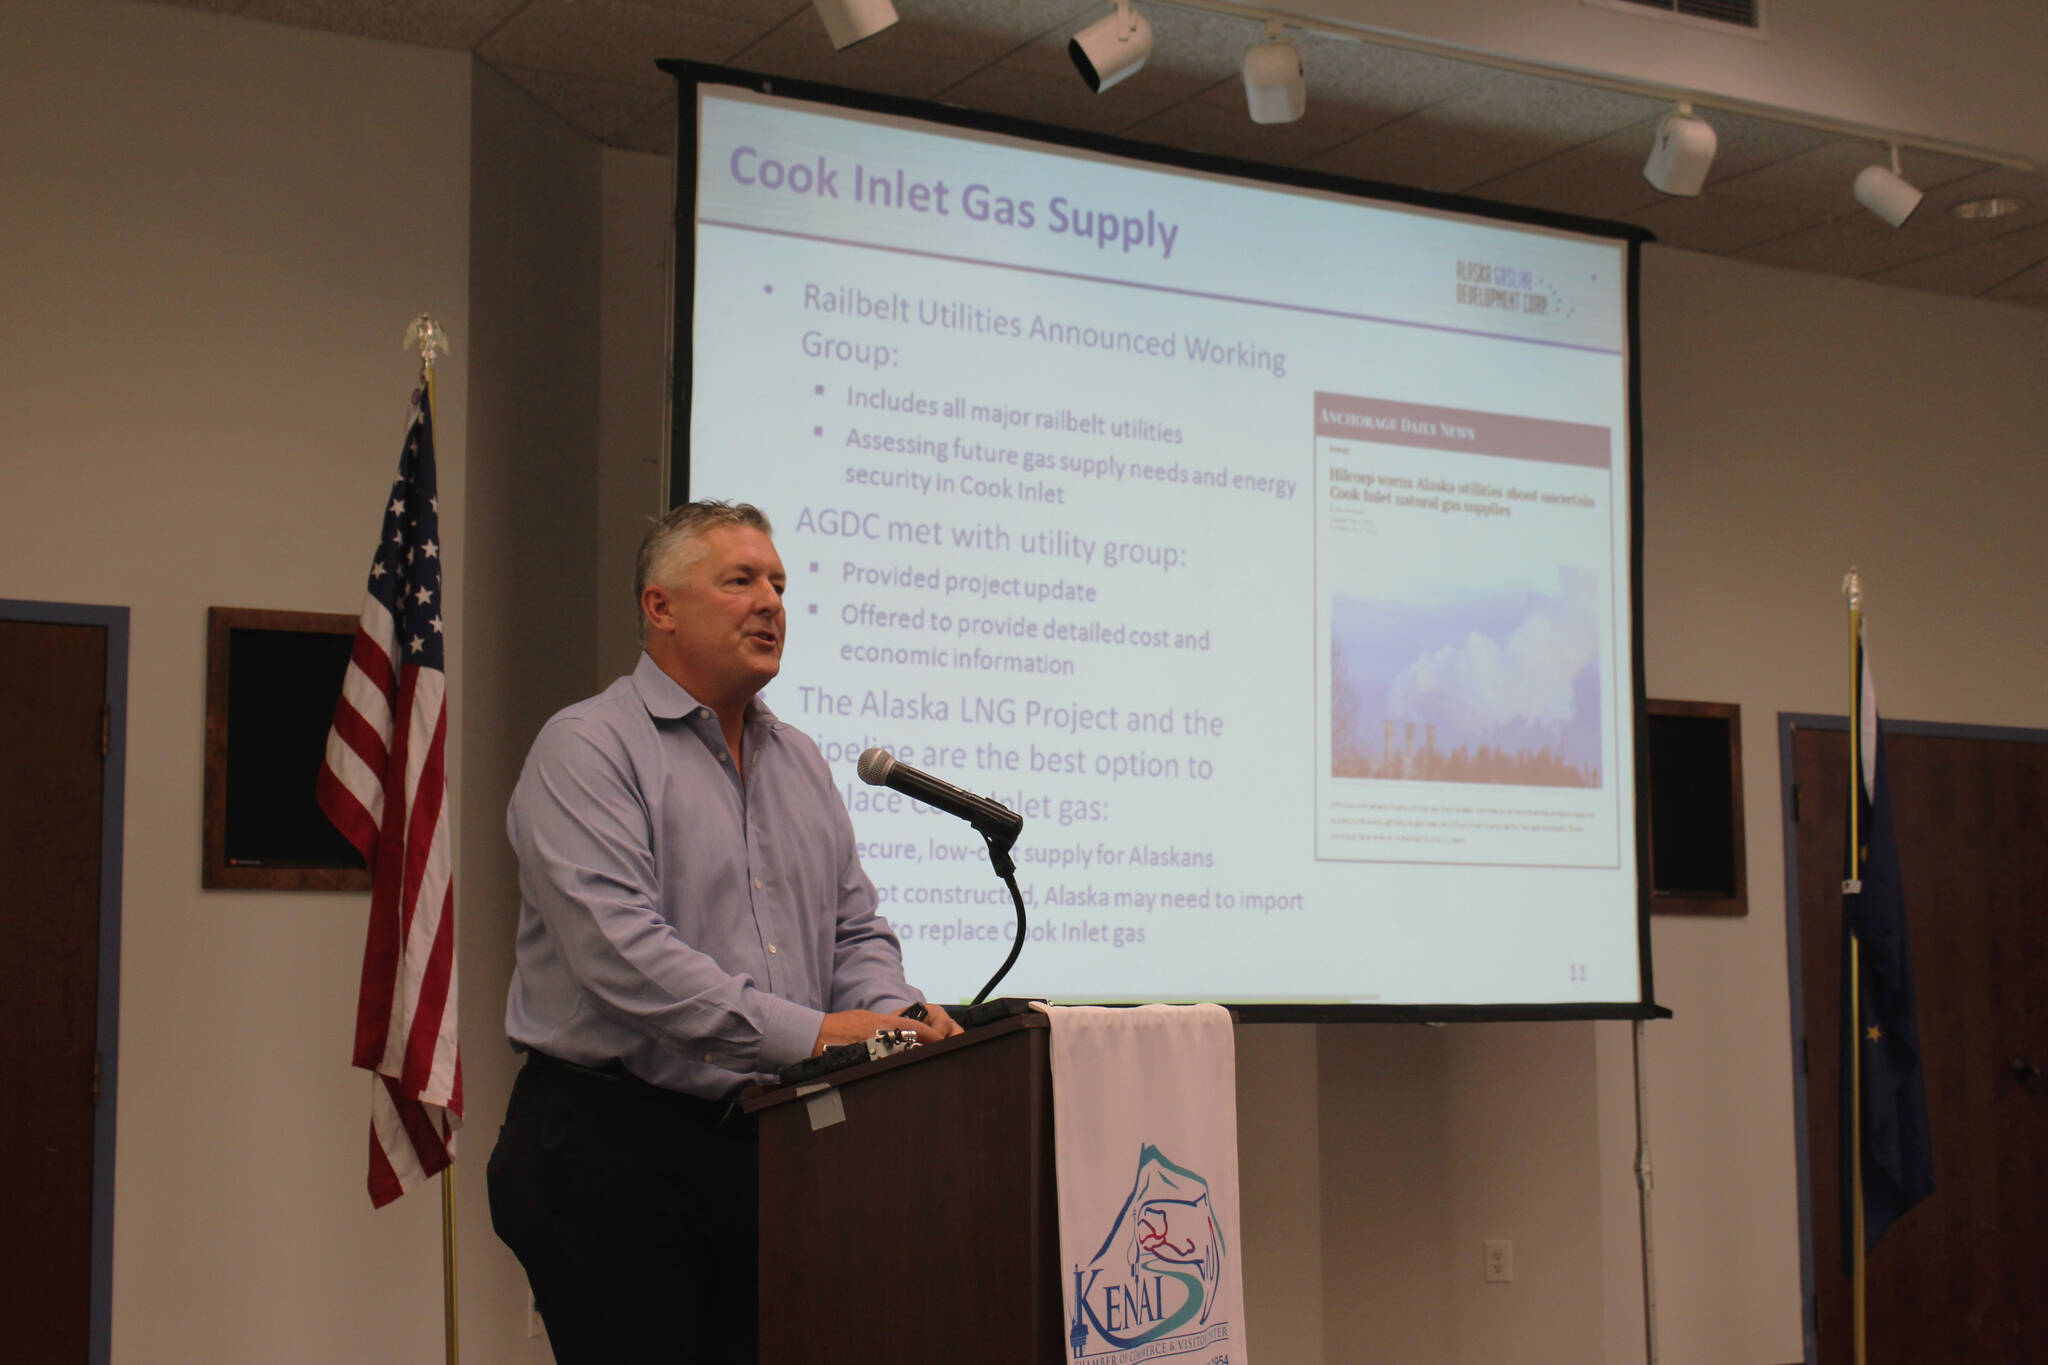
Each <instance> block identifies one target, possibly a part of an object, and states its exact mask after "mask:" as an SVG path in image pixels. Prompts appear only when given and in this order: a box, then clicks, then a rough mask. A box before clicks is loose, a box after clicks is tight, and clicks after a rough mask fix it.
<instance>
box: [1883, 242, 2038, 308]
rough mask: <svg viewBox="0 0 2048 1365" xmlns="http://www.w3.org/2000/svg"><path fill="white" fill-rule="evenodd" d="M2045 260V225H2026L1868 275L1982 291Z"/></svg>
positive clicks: (1947, 290)
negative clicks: (2013, 230)
mask: <svg viewBox="0 0 2048 1365" xmlns="http://www.w3.org/2000/svg"><path fill="white" fill-rule="evenodd" d="M2043 261H2048V226H2043V227H2033V228H2026V229H2023V230H2021V231H2019V232H2014V233H2009V234H2007V235H2006V236H2003V237H2000V238H1997V239H1996V240H1994V241H1989V242H1979V243H1977V244H1976V245H1974V246H1966V247H1958V248H1957V249H1956V250H1954V251H1944V252H1942V253H1941V254H1940V255H1938V256H1929V257H1926V258H1925V259H1923V260H1918V261H1912V262H1909V263H1908V264H1906V265H1902V266H1898V267H1895V268H1893V269H1891V270H1881V271H1879V272H1878V273H1876V274H1874V275H1872V276H1870V278H1871V279H1872V280H1875V281H1876V282H1878V283H1879V284H1898V285H1904V286H1905V287H1906V288H1908V289H1931V290H1933V291H1934V292H1935V293H1938V294H1971V295H1975V294H1983V293H1987V292H1989V291H1990V290H1993V289H1996V288H1998V287H2000V286H2001V285H2007V284H2014V283H2017V282H2018V281H2019V279H2020V278H2021V277H2023V276H2024V275H2026V273H2027V272H2028V271H2029V270H2031V269H2032V268H2033V267H2034V266H2036V265H2039V264H2041V263H2042V262H2043Z"/></svg>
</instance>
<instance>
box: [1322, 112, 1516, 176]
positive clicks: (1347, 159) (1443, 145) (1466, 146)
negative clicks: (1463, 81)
mask: <svg viewBox="0 0 2048 1365" xmlns="http://www.w3.org/2000/svg"><path fill="white" fill-rule="evenodd" d="M1409 122H1410V121H1409V120H1407V119H1402V120H1400V121H1399V122H1396V123H1390V124H1387V125H1386V126H1384V127H1380V128H1375V129H1373V130H1372V131H1371V132H1369V133H1366V134H1364V135H1362V136H1360V137H1356V138H1353V139H1352V140H1351V141H1349V142H1345V143H1342V144H1340V145H1338V146H1336V147H1333V148H1331V149H1330V150H1329V151H1327V152H1324V153H1322V154H1321V155H1318V156H1314V157H1311V158H1310V159H1309V160H1308V161H1307V162H1305V163H1304V164H1305V165H1306V166H1307V167H1308V168H1309V169H1310V170H1317V171H1328V172H1329V173H1330V174H1332V175H1348V176H1352V177H1355V178H1357V179H1360V180H1379V181H1384V182H1386V183H1388V184H1392V185H1409V186H1412V187H1414V188H1415V189H1419V190H1441V191H1445V192H1457V191H1462V190H1467V189H1470V188H1471V187H1472V186H1474V185H1478V184H1483V183H1484V182H1486V181H1488V180H1495V179H1498V178H1499V177H1501V176H1503V175H1505V174H1507V173H1508V172H1509V171H1512V170H1516V169H1518V168H1519V167H1521V166H1524V165H1526V164H1527V163H1528V160H1529V157H1528V154H1527V152H1526V151H1525V150H1524V149H1521V148H1517V147H1513V146H1503V145H1502V144H1501V143H1500V142H1498V141H1496V140H1489V139H1481V138H1468V139H1465V140H1463V141H1447V140H1444V139H1441V138H1438V137H1434V136H1430V135H1425V134H1423V133H1421V132H1419V131H1416V130H1413V129H1410V130H1408V131H1406V132H1401V131H1396V130H1398V129H1405V128H1407V125H1408V123H1409Z"/></svg>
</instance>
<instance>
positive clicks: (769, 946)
mask: <svg viewBox="0 0 2048 1365" xmlns="http://www.w3.org/2000/svg"><path fill="white" fill-rule="evenodd" d="M768 951H769V952H771V953H772V952H774V951H775V945H774V944H772V943H771V944H769V945H768Z"/></svg>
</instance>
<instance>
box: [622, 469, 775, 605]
mask: <svg viewBox="0 0 2048 1365" xmlns="http://www.w3.org/2000/svg"><path fill="white" fill-rule="evenodd" d="M721 526H748V527H752V528H753V529H754V530H756V531H759V532H760V533H761V534H762V535H764V536H767V535H773V534H775V528H774V527H772V526H770V525H769V524H768V515H767V513H765V512H763V511H762V510H761V509H760V508H758V507H756V506H754V505H753V504H752V503H748V502H718V501H716V500H706V501H703V502H685V503H678V504H677V505H676V506H674V507H671V508H669V510H668V512H667V513H666V514H665V515H664V516H662V518H661V519H660V520H659V521H657V522H655V523H654V525H652V526H650V527H648V528H647V535H646V537H645V538H643V539H642V540H641V542H640V558H639V561H638V563H637V564H636V565H635V566H634V570H633V604H634V607H635V609H636V611H637V609H638V608H639V604H640V595H641V594H642V593H644V592H646V591H647V585H648V584H650V583H653V584H658V585H661V586H663V587H666V586H668V585H670V584H672V583H674V582H675V581H676V579H677V578H678V577H680V576H681V575H682V572H683V571H684V570H685V569H687V568H689V567H690V565H692V564H694V563H696V562H697V559H698V557H699V556H701V555H702V554H703V553H704V547H703V538H704V533H705V532H707V531H714V530H717V529H718V528H719V527H721ZM640 630H641V634H642V635H643V637H644V636H645V634H646V630H647V619H646V615H645V613H644V612H642V613H640Z"/></svg>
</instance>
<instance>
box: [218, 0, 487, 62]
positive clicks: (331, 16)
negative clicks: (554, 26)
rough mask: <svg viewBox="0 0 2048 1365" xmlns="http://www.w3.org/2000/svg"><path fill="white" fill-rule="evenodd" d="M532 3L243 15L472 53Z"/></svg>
mask: <svg viewBox="0 0 2048 1365" xmlns="http://www.w3.org/2000/svg"><path fill="white" fill-rule="evenodd" d="M526 3H527V0H437V3H434V4H431V5H425V4H421V3H419V0H249V3H248V4H247V5H245V6H243V7H242V9H241V11H240V12H241V13H242V14H243V15H244V16H245V17H247V18H250V19H263V20H267V21H269V22H271V23H277V24H293V25H296V26H297V27H299V28H320V29H328V30H330V31H332V32H335V33H353V34H355V35H357V36H358V37H363V38H383V39H386V40H387V41H390V42H394V43H413V44H416V45H418V46H420V47H445V48H454V49H456V50H458V51H463V52H466V51H468V50H469V49H471V48H473V47H475V46H476V45H477V44H478V43H479V42H481V41H483V39H484V38H485V37H487V36H488V35H489V34H490V33H491V32H492V30H494V29H496V28H497V27H498V26H499V25H500V24H502V23H504V22H505V20H506V19H507V18H508V17H510V16H511V15H512V14H513V13H514V12H516V11H517V10H518V9H519V8H520V7H521V6H522V5H524V4H526Z"/></svg>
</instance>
